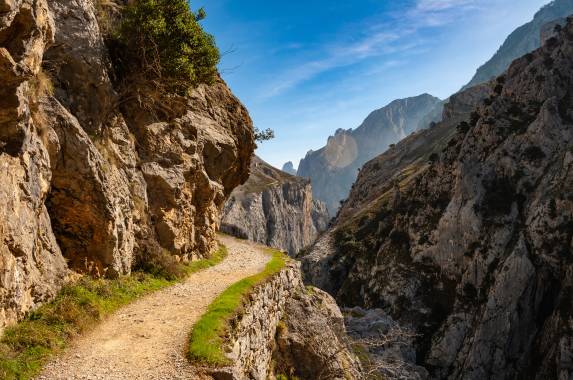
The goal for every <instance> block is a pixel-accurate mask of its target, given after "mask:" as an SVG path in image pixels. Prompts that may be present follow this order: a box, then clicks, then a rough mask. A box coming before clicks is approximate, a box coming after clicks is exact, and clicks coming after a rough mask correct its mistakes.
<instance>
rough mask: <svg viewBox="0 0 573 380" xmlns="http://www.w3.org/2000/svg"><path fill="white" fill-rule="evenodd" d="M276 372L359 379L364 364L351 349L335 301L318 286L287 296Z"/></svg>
mask: <svg viewBox="0 0 573 380" xmlns="http://www.w3.org/2000/svg"><path fill="white" fill-rule="evenodd" d="M276 342H277V345H276V349H275V352H274V360H275V369H274V370H275V373H277V374H286V375H290V376H296V377H297V378H300V379H332V380H335V379H340V380H344V379H359V378H361V367H360V364H359V362H358V360H357V358H356V357H355V356H354V355H353V354H351V353H350V352H349V350H348V348H347V347H348V345H349V341H348V337H347V335H346V327H345V325H344V318H343V316H342V313H341V311H340V309H339V308H338V305H336V301H335V300H334V299H333V298H332V297H331V296H330V295H329V294H328V293H325V292H323V291H321V290H320V289H317V288H307V289H305V291H304V292H298V293H297V294H294V295H293V296H292V297H291V298H289V299H288V301H287V303H286V305H285V313H284V317H283V320H282V324H280V325H279V329H278V331H277V334H276Z"/></svg>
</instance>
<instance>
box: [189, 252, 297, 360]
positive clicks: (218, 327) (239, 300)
mask: <svg viewBox="0 0 573 380" xmlns="http://www.w3.org/2000/svg"><path fill="white" fill-rule="evenodd" d="M267 252H269V254H270V255H272V258H271V260H270V261H269V262H268V263H267V265H266V267H265V269H264V270H263V271H262V272H261V273H259V274H256V275H254V276H251V277H247V278H244V279H242V280H241V281H239V282H236V283H235V284H233V285H231V286H230V287H228V288H227V289H226V290H225V291H224V292H223V293H221V295H219V296H218V297H217V298H215V300H214V301H213V302H212V303H211V305H209V308H208V309H207V312H206V313H205V314H204V315H203V316H202V317H201V319H200V320H199V321H198V322H197V323H196V324H195V326H193V330H192V331H191V335H190V337H189V350H188V352H187V356H188V358H189V360H191V361H193V362H197V363H201V364H207V365H210V366H225V365H228V364H230V363H229V359H228V358H227V357H226V356H225V352H224V347H223V346H224V338H225V336H226V335H227V332H228V329H229V321H230V320H231V319H232V318H233V317H234V316H235V315H236V314H237V313H238V312H239V310H240V308H241V306H242V304H243V300H244V299H245V297H246V296H247V295H248V294H249V293H250V292H251V291H252V289H253V288H254V287H255V286H257V285H259V284H261V283H263V282H264V281H265V280H266V279H268V278H269V277H271V276H273V275H274V274H276V273H278V272H280V271H281V269H283V268H284V266H285V265H286V262H287V258H286V256H285V255H284V254H283V253H281V252H280V251H277V250H274V249H270V248H269V249H267Z"/></svg>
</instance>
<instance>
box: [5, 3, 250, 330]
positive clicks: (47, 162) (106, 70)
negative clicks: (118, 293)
mask: <svg viewBox="0 0 573 380" xmlns="http://www.w3.org/2000/svg"><path fill="white" fill-rule="evenodd" d="M112 69H113V68H112V66H111V63H110V60H109V59H108V55H107V50H106V47H105V44H104V41H103V38H102V33H101V32H100V27H99V25H98V21H97V18H96V11H95V9H94V6H93V3H92V2H91V1H89V0H76V1H71V0H52V1H50V2H47V1H46V0H34V1H33V0H9V1H8V0H0V82H1V83H2V86H0V329H1V328H2V327H4V326H6V325H7V324H9V323H12V322H15V321H16V320H18V319H19V318H21V317H22V316H23V315H24V313H25V312H26V311H28V310H30V309H32V308H34V307H36V306H37V305H38V304H40V303H42V302H44V301H46V300H48V299H50V298H51V297H53V296H54V295H55V293H56V292H57V291H58V290H59V289H60V287H61V286H62V284H63V283H64V282H65V281H66V277H67V276H68V275H69V273H70V270H75V271H86V263H91V267H92V268H94V269H93V271H96V272H98V273H99V274H100V275H101V274H103V273H106V274H107V275H112V276H113V275H120V274H128V273H129V272H130V271H131V269H132V268H133V267H134V265H137V264H138V263H141V262H145V261H146V260H147V259H148V258H149V257H150V256H151V255H154V254H157V253H158V252H168V253H170V254H173V255H177V256H179V257H180V258H181V259H183V260H186V259H192V258H195V257H197V256H204V255H207V254H208V253H209V252H210V251H211V250H212V249H213V247H214V246H215V232H216V230H217V228H218V225H219V215H220V211H221V208H222V207H223V204H224V203H225V200H226V199H227V197H228V196H229V194H230V193H231V191H232V190H233V189H234V188H235V187H236V186H237V185H239V184H241V183H243V182H244V181H245V180H246V179H247V178H248V173H249V163H250V157H251V155H252V153H253V150H254V141H253V133H252V122H251V119H250V118H249V115H248V113H247V111H246V109H245V108H244V107H243V106H242V104H241V103H240V102H239V101H238V100H237V99H236V98H235V97H234V96H233V95H232V93H231V92H230V90H229V89H228V87H227V86H226V84H225V83H224V82H223V81H222V80H221V79H217V80H216V81H215V83H214V84H213V85H210V86H207V85H201V86H199V87H198V88H197V89H195V90H194V91H193V93H192V94H191V95H189V96H187V97H178V96H166V97H165V99H164V102H163V104H164V105H165V110H162V112H161V113H150V112H147V110H144V109H141V108H140V106H139V104H138V103H137V102H135V101H125V99H124V98H120V96H119V95H118V94H117V92H116V90H115V88H114V86H113V84H112V82H111V80H110V77H111V76H112V75H111V72H112Z"/></svg>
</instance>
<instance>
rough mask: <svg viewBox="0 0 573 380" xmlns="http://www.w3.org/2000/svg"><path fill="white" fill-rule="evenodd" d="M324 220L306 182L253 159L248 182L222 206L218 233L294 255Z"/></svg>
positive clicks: (325, 214) (310, 240) (324, 213)
mask: <svg viewBox="0 0 573 380" xmlns="http://www.w3.org/2000/svg"><path fill="white" fill-rule="evenodd" d="M328 220H329V217H328V212H327V211H326V207H325V206H324V204H323V203H322V202H320V201H316V200H313V197H312V187H311V184H310V182H309V181H308V180H305V179H303V178H300V177H296V176H292V175H290V174H287V173H285V172H283V171H280V170H278V169H276V168H274V167H272V166H271V165H269V164H267V163H266V162H264V161H263V160H261V159H260V158H258V157H256V156H255V157H254V158H253V160H252V163H251V175H250V177H249V179H248V180H247V182H246V183H245V184H244V185H242V186H239V187H237V188H236V189H235V190H234V191H233V193H232V194H231V197H230V198H229V200H228V201H227V203H226V204H225V208H224V211H223V218H222V224H221V230H222V231H223V232H226V233H229V234H231V235H235V236H238V237H242V238H246V239H249V240H252V241H256V242H259V243H263V244H266V245H269V246H271V247H276V248H280V249H284V250H286V251H288V252H289V253H290V254H291V255H295V254H296V253H298V251H300V250H301V249H302V248H304V247H306V246H308V245H309V244H311V243H313V242H314V240H315V239H316V237H317V236H318V233H319V232H321V231H324V230H325V229H326V227H327V226H328Z"/></svg>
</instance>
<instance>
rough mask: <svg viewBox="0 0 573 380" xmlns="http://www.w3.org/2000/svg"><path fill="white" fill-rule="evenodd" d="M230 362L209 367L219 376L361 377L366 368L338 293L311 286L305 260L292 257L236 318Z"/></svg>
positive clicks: (234, 378) (257, 378)
mask: <svg viewBox="0 0 573 380" xmlns="http://www.w3.org/2000/svg"><path fill="white" fill-rule="evenodd" d="M231 325H232V326H233V327H232V330H231V332H230V334H229V337H228V341H229V343H228V348H227V351H228V358H229V359H230V360H231V361H232V364H231V365H230V366H229V367H227V368H219V369H216V370H213V369H211V370H209V371H208V372H209V373H210V375H211V376H213V377H214V378H215V379H220V380H228V379H229V380H230V379H232V380H243V379H255V380H265V379H274V378H275V377H276V376H277V375H281V374H282V375H289V377H291V376H297V377H298V378H301V379H325V380H326V379H332V380H335V379H340V380H342V379H359V378H360V376H361V375H360V373H361V368H360V364H359V363H358V360H357V358H356V357H355V356H354V354H352V353H351V351H350V350H349V347H348V341H347V337H346V331H345V327H344V320H343V317H342V313H341V312H340V309H339V308H338V306H337V305H336V302H335V301H334V299H333V298H332V297H331V296H329V295H328V294H326V293H324V292H322V291H320V290H318V289H314V288H310V289H307V288H306V287H305V286H304V284H303V282H302V277H301V272H300V264H299V263H298V262H294V261H290V262H289V263H288V264H287V265H286V267H285V268H284V269H283V270H281V271H280V272H279V273H278V274H276V275H274V276H273V277H271V278H270V279H268V280H267V281H265V282H264V283H262V284H261V285H258V286H257V287H256V288H255V290H254V291H253V292H251V294H249V296H248V298H247V299H246V300H245V302H244V304H243V307H242V312H241V313H240V314H239V315H238V316H237V317H236V319H235V320H233V321H232V322H231Z"/></svg>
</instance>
